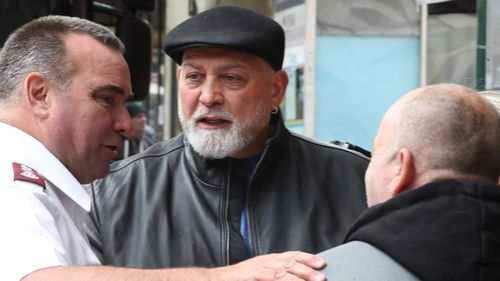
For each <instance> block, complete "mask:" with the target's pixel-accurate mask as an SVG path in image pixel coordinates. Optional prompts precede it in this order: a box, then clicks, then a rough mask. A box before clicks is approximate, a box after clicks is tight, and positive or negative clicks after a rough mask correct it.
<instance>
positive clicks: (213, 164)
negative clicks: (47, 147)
mask: <svg viewBox="0 0 500 281" xmlns="http://www.w3.org/2000/svg"><path fill="white" fill-rule="evenodd" d="M277 118H278V120H277V125H276V126H275V127H276V129H275V134H274V136H273V137H272V138H270V139H269V140H268V141H267V143H266V148H265V151H264V152H263V153H262V155H261V157H260V159H259V161H258V163H257V166H256V168H255V170H254V172H253V174H252V177H251V179H250V187H249V191H248V193H247V194H246V196H242V195H243V193H242V192H241V188H235V187H234V184H233V183H234V182H235V181H237V180H238V176H237V174H238V173H240V172H239V170H240V167H241V161H242V160H237V159H233V158H225V159H219V160H207V159H204V158H202V157H200V156H199V155H198V154H197V153H196V152H194V151H193V150H192V149H191V147H190V146H189V145H188V144H187V142H186V139H185V137H184V135H179V136H177V137H175V138H173V139H171V140H169V141H166V142H163V143H158V144H156V145H154V146H152V147H151V148H150V149H148V150H147V151H145V152H144V153H141V154H137V155H134V156H132V157H131V158H128V159H125V160H124V161H121V162H117V163H114V164H113V166H112V169H111V173H110V175H109V176H108V177H106V178H104V179H102V180H99V181H97V182H95V183H94V184H92V185H91V186H89V190H90V192H91V193H92V196H93V206H92V211H91V214H90V217H89V220H88V225H87V229H88V233H89V240H90V242H91V244H92V246H93V248H94V250H95V251H96V253H97V255H98V256H100V258H101V261H102V262H103V263H104V264H114V265H119V266H128V267H139V268H159V267H174V266H175V267H177V266H207V267H212V266H222V265H227V264H230V263H234V262H237V261H239V260H241V259H242V258H244V257H245V254H244V249H245V247H244V246H242V245H243V240H242V238H241V236H240V235H239V232H238V231H235V229H237V228H238V227H239V226H238V224H239V218H240V216H241V209H238V205H241V204H240V203H241V200H242V198H245V197H246V199H245V200H247V204H248V216H247V220H248V228H249V233H250V235H249V236H250V250H251V253H250V256H256V255H261V254H266V253H272V252H283V251H287V250H302V251H306V252H311V253H316V252H320V251H323V250H326V249H328V248H331V247H334V246H336V245H338V244H340V243H341V242H342V239H343V237H344V235H345V234H346V232H347V230H348V229H349V227H350V226H351V224H352V223H353V222H354V220H355V219H356V218H357V217H358V215H359V214H360V213H361V212H362V211H363V210H364V209H365V208H366V197H365V189H364V183H363V182H364V181H363V178H364V173H365V170H366V167H367V165H368V158H366V157H365V156H363V155H361V154H360V153H357V152H353V151H349V150H346V149H343V148H340V147H338V146H335V145H332V144H327V143H320V142H317V141H314V140H312V139H308V138H305V137H303V136H298V135H295V134H291V133H290V132H289V131H288V130H287V129H286V128H285V127H284V125H283V122H282V120H281V118H280V117H279V115H278V117H277ZM229 199H231V200H229ZM238 202H239V203H238ZM235 210H236V211H235ZM247 256H248V255H247Z"/></svg>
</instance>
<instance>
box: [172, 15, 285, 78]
mask: <svg viewBox="0 0 500 281" xmlns="http://www.w3.org/2000/svg"><path fill="white" fill-rule="evenodd" d="M194 47H216V48H226V49H231V50H238V51H244V52H248V53H251V54H254V55H257V56H259V57H261V58H263V59H264V60H266V61H267V62H269V64H270V65H271V66H272V67H273V68H274V69H275V70H280V69H281V67H282V65H283V55H284V51H285V32H284V31H283V28H282V27H281V26H280V25H279V24H278V23H277V22H276V21H274V20H272V19H271V18H268V17H266V16H263V15H261V14H259V13H257V12H254V11H252V10H249V9H244V8H240V7H233V6H218V7H215V8H212V9H209V10H206V11H204V12H202V13H199V14H197V15H195V16H193V17H192V18H189V19H187V20H185V21H184V22H182V23H180V24H179V25H178V26H176V27H175V28H174V29H172V31H170V32H169V33H168V34H167V37H166V38H165V42H164V45H163V48H164V50H165V52H166V53H167V55H169V56H170V57H171V58H172V59H173V60H174V61H175V62H176V63H177V64H179V65H180V64H181V63H182V54H183V53H184V51H185V50H186V49H189V48H194Z"/></svg>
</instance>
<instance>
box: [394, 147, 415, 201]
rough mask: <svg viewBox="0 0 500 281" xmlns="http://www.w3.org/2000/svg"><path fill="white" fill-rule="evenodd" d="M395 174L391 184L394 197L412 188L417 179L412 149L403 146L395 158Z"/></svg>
mask: <svg viewBox="0 0 500 281" xmlns="http://www.w3.org/2000/svg"><path fill="white" fill-rule="evenodd" d="M394 165H395V166H394V176H393V178H392V180H391V182H390V184H389V189H390V190H389V191H390V193H391V195H392V197H394V196H396V195H398V194H400V193H402V192H405V191H408V190H411V189H412V188H413V186H412V183H413V181H414V179H415V163H414V158H413V155H412V153H411V151H410V150H409V149H407V148H402V149H400V150H399V151H398V154H397V155H396V159H394Z"/></svg>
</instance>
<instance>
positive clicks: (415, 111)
mask: <svg viewBox="0 0 500 281" xmlns="http://www.w3.org/2000/svg"><path fill="white" fill-rule="evenodd" d="M499 144H500V120H499V116H498V114H497V112H496V110H495V108H494V107H493V105H492V104H491V103H489V102H488V101H487V100H485V99H484V98H483V97H481V96H480V95H479V94H478V93H477V92H475V91H474V90H472V89H469V88H466V87H463V86H460V85H454V84H439V85H433V86H428V87H424V88H419V89H417V90H414V91H412V92H409V93H408V94H406V95H405V96H403V97H402V98H400V99H399V100H398V101H397V102H396V103H395V104H394V105H393V106H392V107H391V108H390V109H389V110H388V111H387V113H386V115H385V116H384V119H383V120H382V123H381V125H380V129H379V132H378V134H377V136H376V138H375V140H374V144H373V150H374V151H373V158H372V162H371V163H370V167H369V168H368V171H367V176H366V184H367V189H368V197H369V203H370V205H373V204H375V203H380V202H383V201H385V200H387V199H389V198H390V197H392V196H395V195H397V194H398V193H400V192H402V191H405V190H408V189H412V188H415V187H418V186H421V185H423V184H425V183H428V182H430V181H433V180H437V179H443V178H454V179H482V180H489V181H493V182H496V181H497V179H498V175H499V171H500V145H499ZM403 172H406V173H403Z"/></svg>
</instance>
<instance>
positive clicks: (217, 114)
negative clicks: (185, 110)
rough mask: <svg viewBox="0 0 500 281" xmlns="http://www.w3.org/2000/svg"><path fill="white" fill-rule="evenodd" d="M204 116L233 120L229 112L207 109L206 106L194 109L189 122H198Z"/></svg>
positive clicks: (216, 108)
mask: <svg viewBox="0 0 500 281" xmlns="http://www.w3.org/2000/svg"><path fill="white" fill-rule="evenodd" d="M205 115H212V116H215V117H217V118H221V119H225V120H229V121H232V120H233V118H234V115H233V114H232V113H231V112H227V111H225V110H224V109H222V108H220V107H215V108H208V107H206V106H200V107H198V108H197V109H196V111H195V112H194V113H193V115H192V116H191V118H190V119H191V120H198V119H200V118H202V117H204V116H205Z"/></svg>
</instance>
